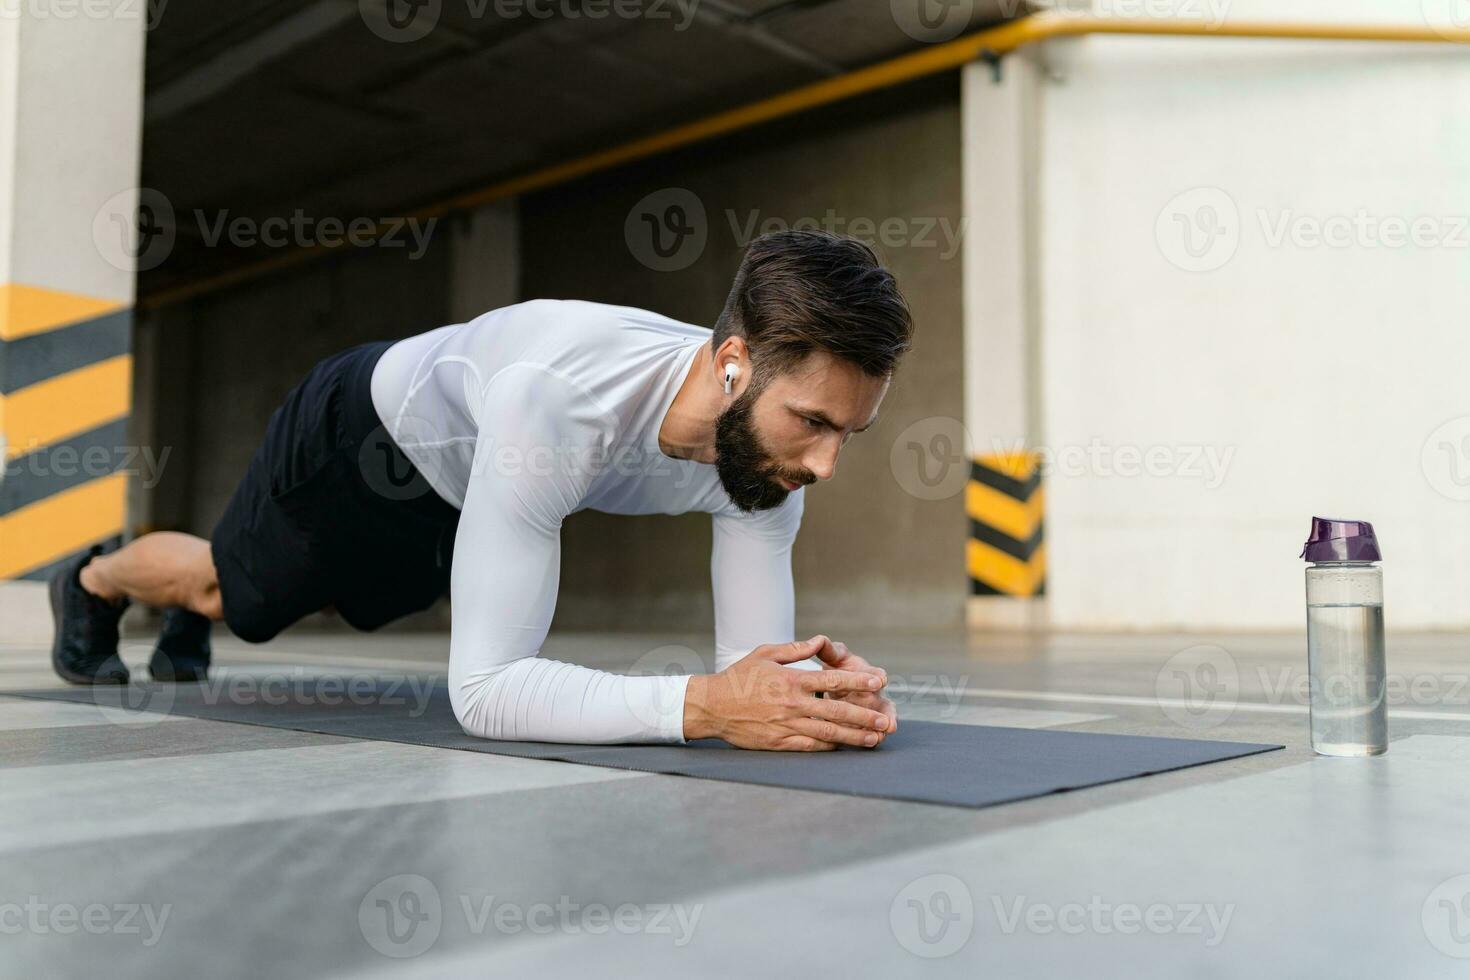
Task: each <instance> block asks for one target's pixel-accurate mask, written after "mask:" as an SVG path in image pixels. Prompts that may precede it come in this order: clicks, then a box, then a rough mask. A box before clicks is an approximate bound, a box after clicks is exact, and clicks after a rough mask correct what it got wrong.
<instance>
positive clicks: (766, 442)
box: [715, 352, 888, 511]
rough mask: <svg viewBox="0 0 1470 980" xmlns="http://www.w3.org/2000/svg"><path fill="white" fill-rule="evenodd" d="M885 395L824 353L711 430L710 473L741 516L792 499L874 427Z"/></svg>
mask: <svg viewBox="0 0 1470 980" xmlns="http://www.w3.org/2000/svg"><path fill="white" fill-rule="evenodd" d="M887 390H888V381H887V379H886V378H874V377H871V376H869V375H867V374H865V373H863V370H862V369H861V368H859V367H858V366H857V365H855V364H852V363H851V362H849V361H844V360H842V359H841V358H837V357H834V356H832V355H831V354H827V353H824V352H818V353H814V354H810V355H808V356H807V358H806V360H804V361H802V362H801V363H800V364H798V365H797V366H796V367H794V368H791V369H789V370H787V371H783V372H782V373H781V374H779V375H777V376H776V377H774V378H772V379H770V381H769V382H768V383H767V384H766V385H765V387H764V388H759V387H758V386H757V385H756V384H751V386H750V387H748V388H746V390H745V391H744V392H743V393H741V395H740V397H738V398H736V399H735V400H734V401H733V402H732V403H731V404H730V407H729V408H727V409H725V411H724V412H722V413H721V414H720V417H719V419H718V420H717V421H716V422H715V467H716V468H717V470H718V471H719V475H720V482H721V483H722V484H723V485H724V487H725V492H726V493H728V494H729V495H730V499H731V500H732V501H733V502H734V504H735V506H737V507H739V508H740V509H741V510H745V511H753V510H769V509H770V508H772V507H779V506H780V505H781V504H782V503H783V502H785V500H786V497H787V495H788V494H790V493H791V491H793V490H796V489H797V488H799V487H804V486H806V485H807V484H809V483H815V482H816V481H817V480H826V479H830V478H831V476H832V474H833V473H835V472H836V470H837V456H838V454H839V453H840V452H841V451H842V447H843V446H844V445H845V444H846V443H847V440H848V439H850V438H851V437H852V435H853V433H855V432H861V431H863V430H864V429H866V428H867V427H868V426H869V425H871V424H872V422H873V419H874V417H875V416H876V415H877V414H878V406H879V405H880V404H881V403H882V401H883V395H884V394H885V393H886V392H887Z"/></svg>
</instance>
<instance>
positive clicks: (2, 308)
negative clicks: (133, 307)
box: [0, 282, 128, 340]
mask: <svg viewBox="0 0 1470 980" xmlns="http://www.w3.org/2000/svg"><path fill="white" fill-rule="evenodd" d="M127 305H128V304H126V303H122V302H119V301H117V300H110V299H98V298H97V297H95V296H82V295H80V294H78V293H67V292H62V291H61V290H57V289H42V288H40V287H38V286H25V285H22V284H21V283H18V282H12V283H3V284H0V340H18V339H20V338H21V337H29V336H31V335H32V334H38V333H45V332H46V331H48V330H56V329H58V328H60V327H65V326H68V325H70V324H73V323H80V322H81V321H83V320H91V319H93V318H95V317H99V316H102V315H104V314H107V313H112V312H114V311H116V310H121V309H123V308H124V307H126V306H127Z"/></svg>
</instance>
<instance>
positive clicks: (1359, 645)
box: [1302, 517, 1388, 756]
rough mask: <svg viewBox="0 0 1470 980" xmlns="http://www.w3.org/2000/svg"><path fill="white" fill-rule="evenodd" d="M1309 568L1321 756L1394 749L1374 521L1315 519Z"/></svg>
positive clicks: (1310, 649)
mask: <svg viewBox="0 0 1470 980" xmlns="http://www.w3.org/2000/svg"><path fill="white" fill-rule="evenodd" d="M1302 557H1303V558H1305V559H1306V560H1307V561H1309V562H1311V563H1312V564H1311V565H1310V566H1308V568H1307V664H1308V669H1309V670H1310V672H1311V699H1312V703H1311V710H1312V749H1313V751H1315V752H1317V753H1318V754H1319V755H1338V756H1365V755H1380V754H1382V753H1384V752H1386V751H1388V705H1387V702H1386V700H1385V693H1386V692H1385V680H1386V676H1387V665H1386V657H1385V652H1384V642H1383V569H1381V568H1380V567H1378V565H1376V564H1375V562H1378V561H1380V560H1381V559H1382V555H1381V554H1380V553H1379V551H1378V540H1377V538H1376V537H1375V536H1374V534H1373V525H1372V524H1369V523H1368V522H1367V521H1342V520H1335V519H1332V518H1326V517H1314V518H1312V534H1311V537H1310V538H1309V539H1308V540H1307V543H1306V546H1305V547H1304V548H1303V549H1302Z"/></svg>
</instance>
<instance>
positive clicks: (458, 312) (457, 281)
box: [449, 200, 521, 323]
mask: <svg viewBox="0 0 1470 980" xmlns="http://www.w3.org/2000/svg"><path fill="white" fill-rule="evenodd" d="M520 235H521V226H520V218H519V209H518V208H517V206H516V202H515V201H514V200H509V201H497V202H496V203H494V204H487V205H486V206H485V207H483V208H480V209H479V210H477V211H474V212H472V213H470V214H468V215H465V216H463V217H462V218H460V219H457V220H456V223H455V226H454V237H453V238H452V239H451V243H452V246H451V247H452V255H451V258H450V263H451V265H450V273H449V313H450V315H451V316H453V317H454V319H455V321H456V322H459V323H463V322H465V321H468V320H473V319H474V318H475V317H477V316H479V315H480V314H481V313H484V312H485V311H487V310H494V309H499V308H500V307H502V306H510V305H511V304H512V303H518V302H520V298H521V241H520Z"/></svg>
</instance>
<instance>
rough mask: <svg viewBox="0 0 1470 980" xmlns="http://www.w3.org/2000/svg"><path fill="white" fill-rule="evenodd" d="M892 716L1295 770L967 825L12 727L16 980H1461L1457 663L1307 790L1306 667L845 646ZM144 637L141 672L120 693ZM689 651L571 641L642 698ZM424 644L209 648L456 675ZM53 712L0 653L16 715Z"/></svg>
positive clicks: (469, 763)
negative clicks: (1260, 748) (917, 978)
mask: <svg viewBox="0 0 1470 980" xmlns="http://www.w3.org/2000/svg"><path fill="white" fill-rule="evenodd" d="M844 639H847V640H848V641H849V643H851V644H852V645H853V646H854V647H855V648H856V649H857V650H859V651H860V652H862V653H864V654H865V655H866V656H868V657H869V659H871V660H873V661H874V662H876V663H880V664H882V665H884V666H886V667H887V668H889V670H890V675H891V676H892V677H893V678H894V681H895V683H894V685H893V687H894V691H895V700H897V701H898V702H899V710H900V714H901V716H902V717H909V718H925V719H932V720H947V721H952V722H956V723H968V724H999V725H1014V726H1029V727H1067V728H1072V729H1075V730H1080V731H1099V732H1119V733H1134V734H1149V735H1162V736H1177V737H1200V738H1219V739H1224V740H1238V741H1261V742H1281V743H1285V744H1286V746H1287V749H1286V751H1284V752H1273V753H1267V754H1264V755H1257V756H1251V757H1248V758H1244V759H1238V760H1234V761H1229V762H1223V763H1216V764H1212V765H1208V766H1201V767H1197V768H1194V769H1188V770H1183V771H1180V772H1174V773H1165V774H1162V775H1158V776H1152V777H1146V778H1143V779H1137V780H1132V781H1128V782H1124V783H1116V784H1112V785H1107V786H1100V787H1097V788H1094V789H1089V790H1084V791H1079V792H1074V793H1067V794H1061V795H1056V796H1052V797H1047V798H1044V799H1038V800H1030V801H1025V802H1021V803H1014V804H1009V805H1006V806H1000V807H995V808H992V809H988V810H964V809H957V808H949V807H940V806H927V805H920V804H910V803H899V802H892V801H884V800H871V799H854V798H848V797H840V796H830V795H827V794H822V793H810V792H795V791H788V790H780V789H773V788H766V787H758V786H747V785H735V784H727V783H718V782H710V781H705V780H692V779H681V778H678V777H671V776H657V775H646V774H641V773H628V772H618V771H610V770H606V769H598V768H592V767H582V766H575V765H569V764H565V763H555V762H537V761H528V760H521V759H513V758H506V757H499V756H493V755H484V754H480V753H468V752H455V751H450V750H442V749H434V748H425V747H418V746H410V745H397V744H390V743H382V742H367V741H355V740H350V739H342V738H336V737H330V736H320V735H311V734H303V733H296V732H288V731H278V730H273V729H264V728H258V727H251V726H240V725H231V724H225V723H219V722H207V721H197V720H192V719H182V718H174V717H169V716H165V715H140V714H136V713H123V714H118V713H115V712H108V713H103V712H102V711H100V710H99V709H97V708H95V707H92V706H88V705H76V704H60V703H52V702H40V701H26V700H22V699H16V698H5V697H3V696H0V772H3V775H0V786H3V790H0V800H3V806H4V811H3V812H4V819H3V820H0V933H3V934H4V938H3V941H0V974H3V975H7V976H9V975H15V976H42V975H44V976H93V975H96V974H98V973H102V972H105V973H106V974H107V975H109V976H114V977H125V976H149V977H174V976H189V977H193V976H200V975H209V976H234V975H239V976H252V977H255V976H288V977H289V976H323V975H360V974H364V973H368V974H377V973H383V974H389V973H391V974H401V973H406V974H409V975H422V976H426V977H427V976H434V977H439V976H446V975H449V976H458V975H465V974H473V975H509V976H530V975H534V976H538V977H540V976H577V977H581V978H585V977H587V976H589V975H596V976H604V975H611V976H620V975H633V974H638V975H647V976H670V977H675V976H677V977H681V978H686V977H691V976H705V975H719V976H724V975H729V976H736V975H738V976H741V977H748V976H792V975H809V976H836V975H843V976H854V975H855V976H869V975H874V974H879V973H883V974H888V975H894V976H907V975H912V974H924V975H928V974H931V973H932V974H936V975H940V974H942V975H954V976H964V977H967V978H973V977H977V976H997V977H1001V976H1003V977H1052V976H1058V975H1081V974H1086V975H1108V976H1111V975H1118V976H1123V975H1127V976H1160V977H1163V976H1170V977H1174V976H1181V975H1195V976H1205V977H1232V976H1249V977H1252V978H1259V977H1262V976H1294V977H1296V976H1300V977H1307V976H1313V977H1315V976H1325V975H1333V974H1348V975H1363V974H1379V975H1391V976H1395V977H1440V976H1445V977H1448V976H1460V975H1464V973H1465V971H1466V970H1467V969H1470V963H1467V962H1466V960H1467V959H1470V837H1467V835H1466V834H1465V833H1464V820H1465V814H1466V813H1467V803H1470V777H1467V772H1470V737H1467V736H1470V656H1467V652H1470V651H1467V648H1466V647H1467V644H1466V638H1465V637H1462V636H1458V635H1439V636H1398V637H1393V638H1391V646H1390V671H1391V674H1392V683H1391V687H1390V703H1391V705H1392V708H1391V710H1390V724H1391V737H1392V739H1393V744H1392V746H1391V748H1390V751H1389V753H1388V754H1387V755H1386V756H1383V757H1380V758H1375V759H1362V760H1341V759H1326V758H1317V757H1314V756H1313V755H1312V754H1311V751H1310V749H1309V744H1308V731H1307V709H1306V703H1305V700H1304V690H1303V686H1304V684H1305V676H1306V671H1305V654H1304V649H1303V643H1302V641H1301V639H1300V638H1299V637H1280V636H1277V637H1272V636H1134V637H1129V636H1116V635H1112V636H1054V637H1048V638H1044V639H1026V638H1021V637H1003V636H978V635H971V636H963V635H953V636H942V635H911V636H847V637H844ZM150 642H151V640H150V638H149V637H147V636H143V635H139V636H131V637H129V638H128V639H127V640H126V641H125V647H126V649H125V651H124V656H125V659H127V660H128V661H129V663H130V664H131V665H132V666H133V667H134V668H135V669H138V670H141V669H142V668H143V664H144V662H145V661H146V659H147V655H148V646H149V643H150ZM704 642H705V640H704V638H702V637H689V636H678V635H630V634H619V635H607V634H566V635H561V636H558V637H555V638H554V639H553V641H552V643H551V644H550V645H549V646H548V649H547V651H546V652H547V655H548V656H555V657H557V658H560V659H567V660H573V661H577V662H581V663H587V664H591V665H594V666H603V667H609V668H613V669H627V668H629V667H631V666H633V665H635V664H636V665H641V666H642V667H644V668H647V667H649V666H650V665H653V666H655V667H657V666H658V665H661V664H662V663H667V662H674V661H677V662H681V663H682V662H686V661H687V658H689V657H697V656H698V655H697V654H695V653H694V651H695V650H698V649H700V648H701V646H702V644H703V643H704ZM445 646H446V644H445V637H444V636H443V635H442V634H380V635H376V636H359V635H355V634H341V633H308V632H299V633H296V634H293V635H289V636H287V637H283V638H282V639H280V640H277V641H276V642H274V643H272V644H269V645H266V646H263V647H247V646H245V645H243V644H239V643H235V642H233V641H231V640H230V639H228V638H224V637H217V638H216V662H217V664H219V665H220V667H221V669H223V670H225V671H228V672H231V673H233V674H235V675H237V676H239V677H241V678H258V677H260V676H262V675H265V676H272V675H275V674H277V673H278V672H285V671H291V670H297V669H300V668H305V669H307V670H311V669H312V668H323V669H328V668H330V669H331V670H332V671H333V672H335V673H341V672H342V671H343V669H344V668H347V669H349V670H351V671H352V672H354V673H356V672H361V674H362V675H363V676H370V677H376V676H382V675H387V674H402V673H405V672H408V673H412V674H415V675H417V674H425V675H429V674H433V675H439V676H442V670H443V663H444V657H445ZM53 683H56V682H55V680H54V678H53V677H52V676H51V674H50V670H49V667H48V665H47V657H46V652H45V651H44V650H42V649H40V648H38V647H35V646H26V645H18V644H12V645H10V646H6V645H4V644H3V642H0V691H4V690H12V691H14V690H24V689H28V688H35V687H40V686H49V685H51V684H53Z"/></svg>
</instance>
